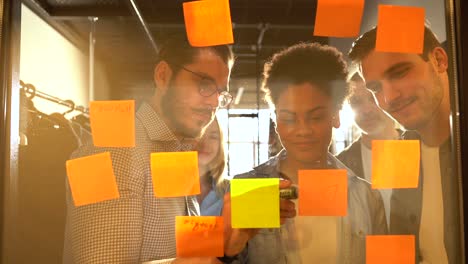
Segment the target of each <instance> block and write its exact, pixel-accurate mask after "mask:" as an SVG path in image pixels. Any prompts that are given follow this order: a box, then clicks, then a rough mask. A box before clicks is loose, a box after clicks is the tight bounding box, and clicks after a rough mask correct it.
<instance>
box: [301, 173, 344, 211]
mask: <svg viewBox="0 0 468 264" xmlns="http://www.w3.org/2000/svg"><path fill="white" fill-rule="evenodd" d="M298 183H299V201H298V203H299V212H298V214H299V215H300V216H346V214H347V211H348V178H347V173H346V170H300V171H299V172H298Z"/></svg>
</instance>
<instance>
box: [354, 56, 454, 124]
mask: <svg viewBox="0 0 468 264" xmlns="http://www.w3.org/2000/svg"><path fill="white" fill-rule="evenodd" d="M361 67H362V73H363V76H364V79H365V80H366V86H367V88H368V89H369V90H371V91H372V92H373V93H374V96H375V99H376V101H377V103H378V104H379V106H380V108H382V109H383V110H384V111H386V112H387V113H388V114H389V115H391V116H392V117H393V118H395V119H396V120H397V121H398V122H399V123H400V124H401V125H403V126H404V127H405V128H406V129H409V130H418V129H421V128H422V127H424V126H426V124H428V123H429V122H430V121H431V119H432V118H433V116H434V115H436V113H437V112H438V111H440V106H441V104H442V102H443V99H444V97H446V98H445V99H446V101H448V100H447V97H448V85H444V84H443V81H442V79H443V77H446V74H447V73H446V70H447V55H446V53H445V51H443V49H441V48H435V49H434V51H433V52H431V53H430V54H429V60H428V61H425V60H423V59H422V58H421V56H419V55H417V54H402V53H385V52H376V51H375V50H374V51H372V52H370V53H369V54H368V55H367V56H366V57H365V58H364V59H363V60H362V62H361ZM444 75H445V76H444Z"/></svg>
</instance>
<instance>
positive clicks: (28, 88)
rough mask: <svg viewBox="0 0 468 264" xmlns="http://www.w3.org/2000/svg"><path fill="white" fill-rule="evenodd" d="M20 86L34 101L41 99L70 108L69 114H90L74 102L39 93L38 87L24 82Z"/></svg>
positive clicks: (86, 109)
mask: <svg viewBox="0 0 468 264" xmlns="http://www.w3.org/2000/svg"><path fill="white" fill-rule="evenodd" d="M20 85H21V89H22V90H23V91H24V93H25V95H26V96H27V97H28V98H29V99H33V98H34V97H39V98H42V99H45V100H47V101H50V102H54V103H56V104H59V105H63V106H66V107H68V108H70V110H69V111H67V113H70V112H72V111H78V112H81V113H83V114H89V109H88V108H86V107H84V106H81V105H75V102H73V101H72V100H62V99H60V98H58V97H55V96H52V95H49V94H46V93H43V92H41V91H38V90H37V89H36V87H35V86H34V85H32V84H30V83H24V82H23V81H20Z"/></svg>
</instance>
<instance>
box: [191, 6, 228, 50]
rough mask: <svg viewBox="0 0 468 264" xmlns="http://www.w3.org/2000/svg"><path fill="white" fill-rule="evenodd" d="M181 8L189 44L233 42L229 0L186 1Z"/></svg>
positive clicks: (212, 44)
mask: <svg viewBox="0 0 468 264" xmlns="http://www.w3.org/2000/svg"><path fill="white" fill-rule="evenodd" d="M183 9H184V19H185V28H186V33H187V37H188V40H189V43H190V45H192V46H194V47H206V46H214V45H223V44H232V43H234V36H233V33H232V23H231V11H230V8H229V0H203V1H193V2H186V3H183Z"/></svg>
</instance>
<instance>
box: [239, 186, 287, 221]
mask: <svg viewBox="0 0 468 264" xmlns="http://www.w3.org/2000/svg"><path fill="white" fill-rule="evenodd" d="M279 212H280V208H279V179H278V178H270V179H233V180H231V221H232V222H231V223H232V227H233V228H275V227H279V226H280V214H279Z"/></svg>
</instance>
